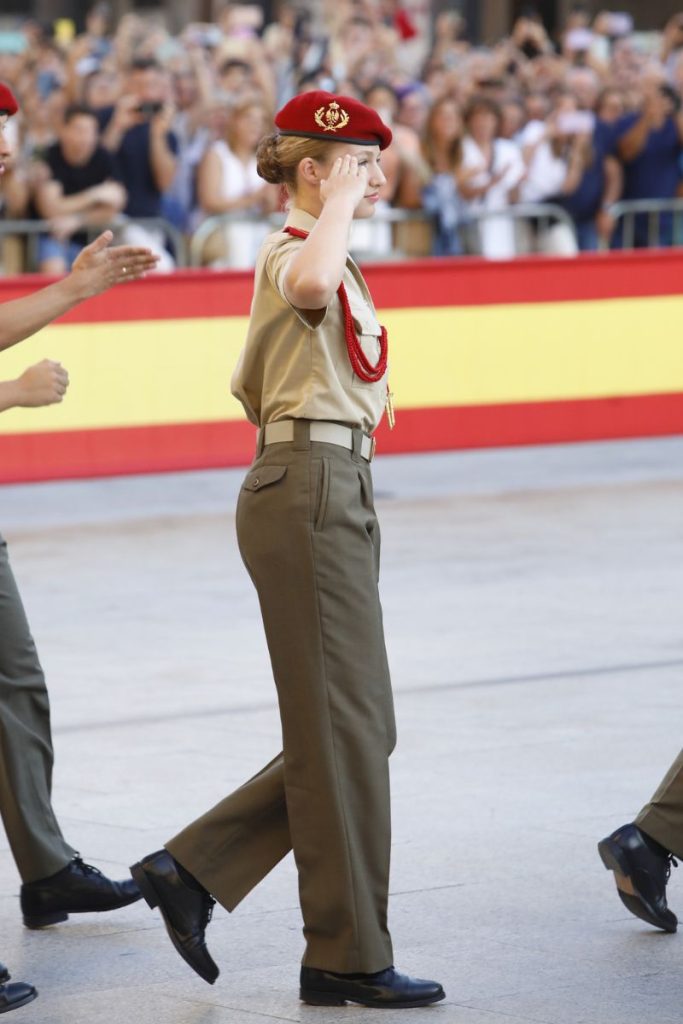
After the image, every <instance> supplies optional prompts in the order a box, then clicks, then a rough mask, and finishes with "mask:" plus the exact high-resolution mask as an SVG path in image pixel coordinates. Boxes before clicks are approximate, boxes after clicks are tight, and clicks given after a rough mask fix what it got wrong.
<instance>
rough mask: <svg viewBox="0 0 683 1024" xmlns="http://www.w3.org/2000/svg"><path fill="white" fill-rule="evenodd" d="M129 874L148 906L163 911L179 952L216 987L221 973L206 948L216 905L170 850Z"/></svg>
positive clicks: (165, 922) (136, 867)
mask: <svg viewBox="0 0 683 1024" xmlns="http://www.w3.org/2000/svg"><path fill="white" fill-rule="evenodd" d="M130 873H131V875H132V876H133V878H134V879H135V881H136V882H137V884H138V885H139V887H140V890H141V892H142V895H143V896H144V897H145V900H146V901H147V903H148V904H149V906H150V907H152V908H154V907H158V908H159V910H160V911H161V916H162V917H163V919H164V924H165V925H166V931H167V932H168V937H169V938H170V940H171V942H172V943H173V945H174V946H175V948H176V951H177V952H178V953H180V955H181V957H182V958H183V960H184V961H185V963H186V964H189V965H190V967H191V968H192V970H193V971H196V972H197V974H198V975H199V977H200V978H203V979H204V981H208V983H209V985H213V983H214V982H215V980H216V978H217V977H218V974H219V971H218V967H217V966H216V964H215V963H214V961H213V960H212V958H211V954H210V953H209V951H208V949H207V948H206V942H205V941H204V933H205V931H206V926H207V925H208V923H209V921H210V920H211V913H212V911H213V907H214V904H215V902H216V901H215V900H214V899H213V897H212V896H210V895H209V893H208V892H207V891H206V889H204V888H203V887H202V886H201V885H200V884H199V882H197V880H196V879H194V878H193V877H192V875H190V874H189V873H188V872H186V871H184V869H183V868H182V867H181V866H180V865H179V864H178V863H177V862H176V861H175V860H174V859H173V857H172V856H171V855H170V853H169V852H168V851H167V850H157V852H156V853H150V855H149V856H148V857H145V858H144V860H141V861H140V862H139V863H138V864H134V865H133V866H132V868H131V869H130ZM188 883H189V884H188Z"/></svg>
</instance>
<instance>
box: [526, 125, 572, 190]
mask: <svg viewBox="0 0 683 1024" xmlns="http://www.w3.org/2000/svg"><path fill="white" fill-rule="evenodd" d="M519 143H520V146H521V147H522V149H526V148H527V147H529V149H531V147H533V150H532V153H531V157H530V159H529V165H528V167H527V175H526V178H525V179H524V181H523V182H522V184H521V186H520V199H521V201H522V202H523V203H541V202H543V200H544V199H548V197H549V196H556V195H559V193H560V192H561V191H562V186H563V185H564V183H565V179H566V177H567V161H566V159H565V158H564V157H562V156H558V155H556V154H555V152H554V151H553V147H552V145H551V144H550V139H549V138H548V129H547V126H546V124H545V123H544V122H543V121H529V123H528V124H527V125H526V127H525V128H523V129H522V131H521V133H520V137H519Z"/></svg>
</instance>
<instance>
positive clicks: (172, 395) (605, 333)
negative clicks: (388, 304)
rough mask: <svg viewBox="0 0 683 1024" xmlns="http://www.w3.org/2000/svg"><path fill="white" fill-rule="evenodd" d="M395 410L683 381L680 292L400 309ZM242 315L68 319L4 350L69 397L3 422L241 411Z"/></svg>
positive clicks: (90, 421)
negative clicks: (235, 384) (236, 391)
mask: <svg viewBox="0 0 683 1024" xmlns="http://www.w3.org/2000/svg"><path fill="white" fill-rule="evenodd" d="M380 319H381V320H382V322H383V323H385V324H386V326H387V329H388V331H389V340H390V363H391V372H390V379H391V385H392V390H393V391H394V392H395V394H396V399H397V406H398V407H399V408H401V407H402V408H423V407H424V408H429V407H430V406H451V405H487V404H497V403H514V402H534V401H552V400H557V399H576V398H603V397H610V396H616V395H635V394H658V393H674V392H679V391H681V392H683V345H681V343H680V340H679V337H678V333H679V330H680V328H679V325H680V323H681V322H682V319H683V298H679V297H678V296H673V297H671V296H666V297H656V298H638V299H609V300H601V301H584V302H563V303H534V304H525V305H507V306H460V307H442V308H422V309H393V310H387V311H385V312H382V313H381V314H380ZM246 327H247V319H246V317H226V318H208V319H200V318H197V319H192V320H150V321H144V322H143V321H133V322H121V323H94V324H73V325H59V326H54V327H51V328H48V329H46V330H45V331H43V332H41V334H40V335H38V336H36V337H35V338H32V339H30V340H29V341H28V342H24V343H23V344H22V345H21V346H19V347H18V348H15V349H11V350H10V351H8V352H6V353H3V354H2V355H1V356H0V377H2V378H3V379H7V378H9V377H12V376H15V375H17V374H18V373H19V372H20V371H21V370H22V369H23V368H24V367H26V366H27V365H29V364H30V363H31V362H36V361H37V360H39V359H42V358H43V357H45V356H49V357H50V358H54V359H59V360H61V361H62V362H63V363H64V365H65V366H66V367H67V369H68V370H69V373H70V375H71V380H72V385H71V388H70V389H69V393H68V396H67V401H65V402H64V403H63V404H62V405H60V406H53V407H50V408H47V409H31V410H23V409H20V410H13V411H11V412H8V413H5V414H3V416H2V418H1V419H0V433H19V432H29V431H30V432H34V431H44V430H70V429H88V428H97V427H122V426H134V425H140V426H142V425H154V424H168V423H192V422H200V421H203V422H210V421H216V420H239V419H242V417H243V412H242V409H241V406H240V405H239V404H238V403H237V402H236V401H235V400H234V399H233V398H232V397H231V395H230V377H231V374H232V370H233V367H234V365H235V362H236V360H237V356H238V354H239V351H240V349H241V347H242V344H243V342H244V337H245V335H246Z"/></svg>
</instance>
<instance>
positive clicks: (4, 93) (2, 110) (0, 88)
mask: <svg viewBox="0 0 683 1024" xmlns="http://www.w3.org/2000/svg"><path fill="white" fill-rule="evenodd" d="M18 109H19V104H18V103H17V101H16V99H15V98H14V93H13V92H12V90H11V89H10V88H9V86H7V85H5V84H4V82H0V114H16V112H17V110H18Z"/></svg>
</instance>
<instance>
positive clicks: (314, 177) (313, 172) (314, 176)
mask: <svg viewBox="0 0 683 1024" xmlns="http://www.w3.org/2000/svg"><path fill="white" fill-rule="evenodd" d="M299 174H300V175H301V177H302V178H303V179H304V181H305V182H306V183H307V184H308V185H319V184H320V182H321V180H322V178H323V177H324V175H323V173H322V168H321V166H320V164H319V163H318V161H317V160H314V159H313V158H312V157H310V156H306V157H304V159H303V160H302V161H301V163H300V164H299Z"/></svg>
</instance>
